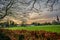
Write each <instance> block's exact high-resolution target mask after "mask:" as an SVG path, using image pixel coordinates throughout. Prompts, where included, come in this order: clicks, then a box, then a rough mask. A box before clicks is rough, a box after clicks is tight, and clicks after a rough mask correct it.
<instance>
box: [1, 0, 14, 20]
mask: <svg viewBox="0 0 60 40" xmlns="http://www.w3.org/2000/svg"><path fill="white" fill-rule="evenodd" d="M14 3H15V0H10V1H8V3H7V4H6V5H5V4H4V5H5V6H4V7H3V8H2V9H1V10H0V19H3V18H4V17H5V16H6V15H7V14H8V13H7V12H8V10H9V9H10V8H11V7H12V5H13V4H14Z"/></svg>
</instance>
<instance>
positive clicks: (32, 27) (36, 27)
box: [5, 25, 60, 33]
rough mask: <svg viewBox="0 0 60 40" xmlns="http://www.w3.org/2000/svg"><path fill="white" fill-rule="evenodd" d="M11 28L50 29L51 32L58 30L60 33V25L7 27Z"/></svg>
mask: <svg viewBox="0 0 60 40" xmlns="http://www.w3.org/2000/svg"><path fill="white" fill-rule="evenodd" d="M5 29H9V30H28V31H34V30H36V31H39V30H44V31H50V32H57V33H60V25H44V26H27V27H9V28H5Z"/></svg>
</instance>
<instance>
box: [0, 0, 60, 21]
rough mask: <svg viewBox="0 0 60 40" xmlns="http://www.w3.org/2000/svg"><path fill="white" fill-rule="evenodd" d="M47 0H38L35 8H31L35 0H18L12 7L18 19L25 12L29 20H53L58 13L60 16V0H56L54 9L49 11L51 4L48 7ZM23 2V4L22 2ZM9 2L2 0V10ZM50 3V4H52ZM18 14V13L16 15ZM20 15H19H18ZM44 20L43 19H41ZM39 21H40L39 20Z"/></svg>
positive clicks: (0, 5) (0, 7) (0, 3)
mask: <svg viewBox="0 0 60 40" xmlns="http://www.w3.org/2000/svg"><path fill="white" fill-rule="evenodd" d="M46 1H47V0H42V1H40V0H37V1H36V2H35V4H34V8H33V9H32V10H31V8H32V5H33V3H34V1H33V0H18V1H17V2H16V3H15V4H14V5H13V6H12V8H11V10H12V12H13V13H14V16H15V17H16V18H18V19H20V18H21V17H20V16H21V15H23V13H24V12H25V13H27V16H29V18H30V19H29V20H33V21H34V20H35V21H36V20H40V22H44V21H51V20H54V19H56V15H58V16H59V17H60V0H59V1H58V3H57V2H56V3H55V4H54V6H53V11H48V10H49V6H48V7H47V8H46ZM21 2H23V4H22V3H21ZM8 3H9V2H7V1H4V0H2V1H1V0H0V10H1V9H2V8H4V7H5V6H6V5H7V4H8ZM24 3H26V4H24ZM50 4H51V3H49V4H48V5H50ZM36 9H37V10H36ZM16 14H18V15H16ZM17 16H19V17H17ZM41 20H42V21H41ZM38 22H39V21H38Z"/></svg>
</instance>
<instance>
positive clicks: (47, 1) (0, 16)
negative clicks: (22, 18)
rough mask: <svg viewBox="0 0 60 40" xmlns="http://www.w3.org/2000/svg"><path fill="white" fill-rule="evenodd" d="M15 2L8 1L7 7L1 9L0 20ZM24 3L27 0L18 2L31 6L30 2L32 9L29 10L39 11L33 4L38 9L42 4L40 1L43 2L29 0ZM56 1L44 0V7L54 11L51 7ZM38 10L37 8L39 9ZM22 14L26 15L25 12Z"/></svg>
mask: <svg viewBox="0 0 60 40" xmlns="http://www.w3.org/2000/svg"><path fill="white" fill-rule="evenodd" d="M15 1H16V0H10V1H9V2H8V3H7V5H6V6H5V7H3V9H2V10H4V11H2V10H0V19H2V18H4V17H5V16H6V15H7V14H8V13H7V12H8V10H9V9H10V8H11V7H12V5H13V4H14V3H15ZM26 1H28V0H19V2H20V3H21V4H27V5H29V4H31V2H33V3H32V7H31V8H30V10H33V8H34V9H35V10H36V11H39V10H38V9H37V8H35V3H36V2H38V4H39V7H40V8H41V5H40V2H42V1H44V0H29V1H28V2H26ZM58 1H59V0H46V3H45V5H46V7H49V11H53V10H54V9H53V6H54V5H55V4H56V3H58ZM40 8H39V9H40ZM24 13H26V11H25V12H23V14H24Z"/></svg>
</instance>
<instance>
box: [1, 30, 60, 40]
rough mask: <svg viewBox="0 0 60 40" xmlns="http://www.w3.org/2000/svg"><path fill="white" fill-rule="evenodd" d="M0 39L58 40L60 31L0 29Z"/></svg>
mask: <svg viewBox="0 0 60 40" xmlns="http://www.w3.org/2000/svg"><path fill="white" fill-rule="evenodd" d="M0 40H60V33H55V32H47V31H44V30H40V31H27V30H7V29H0Z"/></svg>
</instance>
